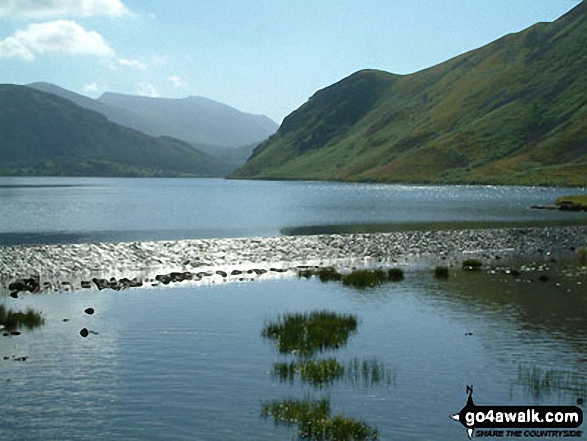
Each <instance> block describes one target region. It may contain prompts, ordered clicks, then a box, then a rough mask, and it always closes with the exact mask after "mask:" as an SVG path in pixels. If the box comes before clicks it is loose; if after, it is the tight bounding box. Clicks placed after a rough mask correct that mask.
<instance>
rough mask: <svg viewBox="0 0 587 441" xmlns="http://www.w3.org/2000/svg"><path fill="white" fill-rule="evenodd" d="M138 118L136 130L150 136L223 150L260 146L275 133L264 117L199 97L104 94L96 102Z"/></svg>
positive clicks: (272, 123) (275, 126) (272, 125)
mask: <svg viewBox="0 0 587 441" xmlns="http://www.w3.org/2000/svg"><path fill="white" fill-rule="evenodd" d="M98 101H99V102H100V103H101V104H106V105H109V106H113V107H116V108H120V109H124V110H126V111H129V112H131V113H133V114H135V115H138V116H139V117H141V119H142V121H146V122H147V124H146V125H144V124H143V125H141V126H137V127H133V128H136V129H137V130H140V131H142V132H145V133H147V134H149V135H154V136H159V135H167V136H172V137H174V138H177V139H181V140H183V141H186V142H189V143H190V144H194V145H198V144H207V145H216V146H222V147H240V146H243V145H249V144H254V143H260V142H261V141H264V140H265V139H267V138H268V137H269V136H270V135H272V134H273V133H274V132H275V131H276V130H277V127H278V126H277V124H276V123H275V122H274V121H272V120H271V119H269V118H268V117H266V116H262V115H251V114H248V113H244V112H241V111H240V110H237V109H235V108H233V107H230V106H227V105H225V104H221V103H218V102H216V101H212V100H210V99H208V98H202V97H193V96H192V97H188V98H182V99H169V98H151V97H144V96H135V95H123V94H117V93H105V94H103V95H102V96H101V97H100V98H99V100H98Z"/></svg>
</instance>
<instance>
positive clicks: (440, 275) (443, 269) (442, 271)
mask: <svg viewBox="0 0 587 441" xmlns="http://www.w3.org/2000/svg"><path fill="white" fill-rule="evenodd" d="M434 277H436V278H437V279H448V267H447V266H437V267H436V268H434Z"/></svg>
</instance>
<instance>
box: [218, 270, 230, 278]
mask: <svg viewBox="0 0 587 441" xmlns="http://www.w3.org/2000/svg"><path fill="white" fill-rule="evenodd" d="M216 274H218V275H219V276H222V277H228V274H226V272H224V271H220V270H218V271H216Z"/></svg>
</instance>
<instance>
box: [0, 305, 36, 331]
mask: <svg viewBox="0 0 587 441" xmlns="http://www.w3.org/2000/svg"><path fill="white" fill-rule="evenodd" d="M44 323H45V319H44V318H43V316H42V315H41V314H40V313H38V312H37V311H35V310H33V309H31V308H28V309H27V310H26V311H25V312H22V311H12V310H11V309H6V307H5V306H4V305H0V325H2V326H4V329H5V330H7V331H14V330H16V329H19V328H26V329H34V328H37V327H39V326H41V325H43V324H44Z"/></svg>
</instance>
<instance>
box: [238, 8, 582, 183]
mask: <svg viewBox="0 0 587 441" xmlns="http://www.w3.org/2000/svg"><path fill="white" fill-rule="evenodd" d="M584 66H587V4H585V3H582V4H581V5H579V6H577V7H576V8H575V9H574V10H573V11H571V12H569V13H568V14H566V15H565V16H563V17H561V18H560V19H559V20H557V21H556V22H554V23H540V24H537V25H534V26H532V27H531V28H529V29H527V30H525V31H523V32H520V33H518V34H512V35H508V36H505V37H503V38H501V39H499V40H497V41H495V42H493V43H491V44H489V45H487V46H485V47H482V48H480V49H477V50H475V51H472V52H469V53H466V54H463V55H461V56H459V57H456V58H454V59H452V60H449V61H447V62H445V63H442V64H440V65H437V66H435V67H432V68H430V69H426V70H424V71H421V72H418V73H415V74H412V75H406V76H396V75H392V74H387V73H385V72H377V71H361V72H357V73H355V74H353V75H352V76H351V77H349V78H346V79H344V80H342V81H341V82H339V83H336V84H334V85H332V86H330V87H328V88H326V89H324V90H321V91H319V92H318V93H316V94H315V95H314V96H313V97H312V98H311V99H310V100H309V101H308V102H307V103H306V104H305V105H304V106H302V107H301V108H300V109H298V110H296V111H295V112H294V113H292V114H291V115H290V116H288V117H287V118H286V119H285V121H284V123H283V125H282V126H281V128H280V129H279V131H278V132H277V133H276V134H275V135H274V136H272V137H271V138H270V139H269V141H267V142H266V143H264V144H262V145H261V146H260V147H259V148H258V149H257V150H256V154H255V155H254V157H253V158H252V159H250V160H249V162H248V163H247V164H246V165H245V166H244V167H243V168H241V169H240V170H238V171H237V172H236V173H234V174H233V177H236V178H261V179H331V180H355V181H382V182H435V183H497V184H543V185H585V184H587V73H586V71H585V68H584Z"/></svg>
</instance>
